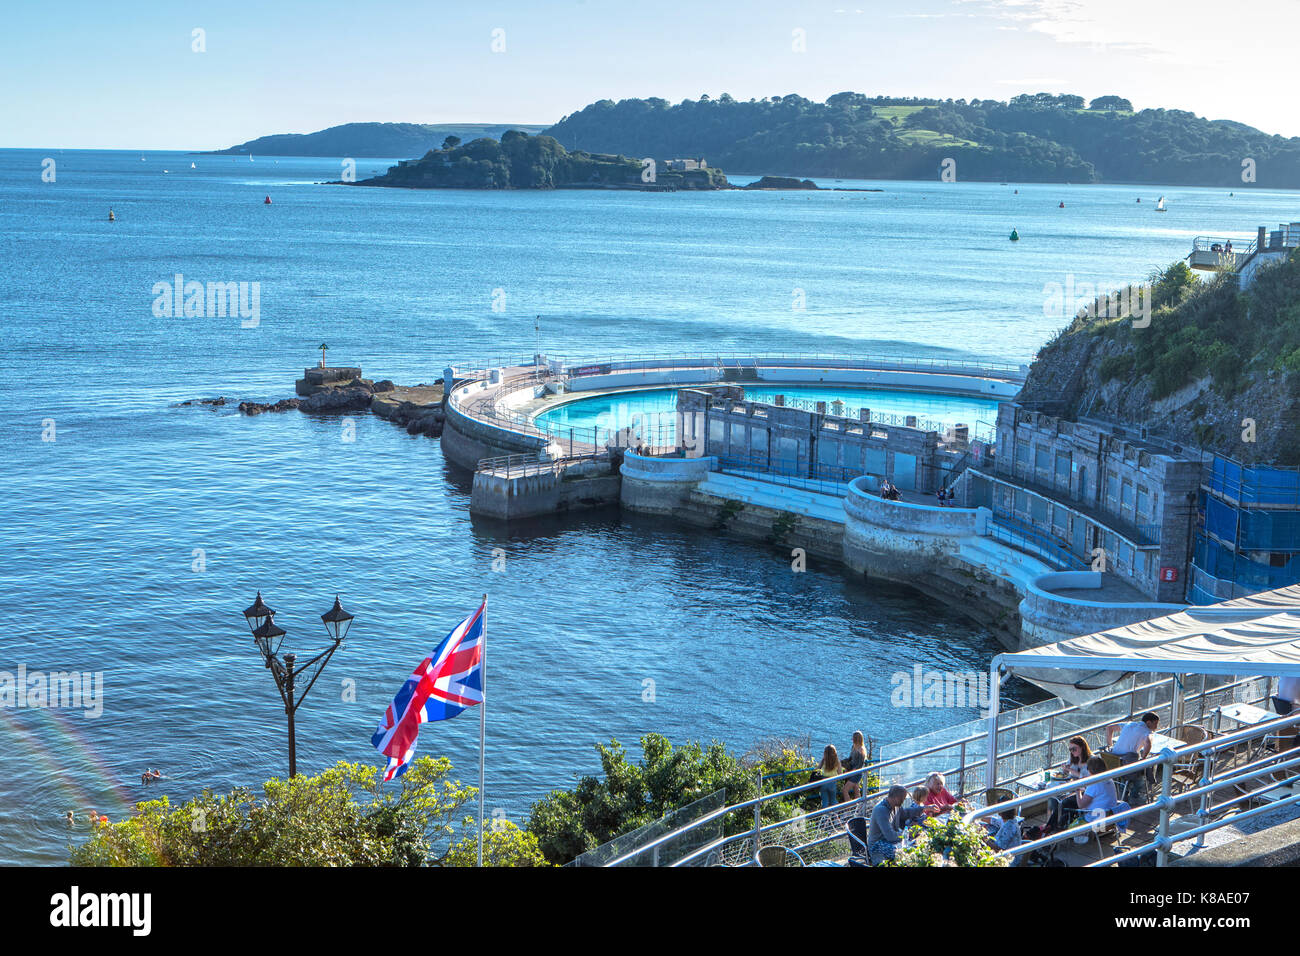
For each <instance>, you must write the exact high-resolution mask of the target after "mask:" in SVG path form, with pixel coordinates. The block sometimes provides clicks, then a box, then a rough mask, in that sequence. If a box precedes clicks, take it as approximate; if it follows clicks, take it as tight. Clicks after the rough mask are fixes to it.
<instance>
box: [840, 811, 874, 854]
mask: <svg viewBox="0 0 1300 956" xmlns="http://www.w3.org/2000/svg"><path fill="white" fill-rule="evenodd" d="M844 828H845V829H846V830H847V831H848V834H849V863H850V865H853V860H854V859H855V858H857V859H861V860H867V864H866V865H867V866H870V865H871V863H870V861H869V856H870V854H869V853H868V852H867V818H866V817H849V819H848V822H847V823H845V824H844Z"/></svg>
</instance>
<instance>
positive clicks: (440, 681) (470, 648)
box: [370, 598, 487, 781]
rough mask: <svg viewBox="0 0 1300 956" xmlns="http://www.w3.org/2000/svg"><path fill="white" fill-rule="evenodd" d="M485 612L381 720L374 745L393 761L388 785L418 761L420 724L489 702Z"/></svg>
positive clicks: (455, 632)
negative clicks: (413, 760) (485, 692)
mask: <svg viewBox="0 0 1300 956" xmlns="http://www.w3.org/2000/svg"><path fill="white" fill-rule="evenodd" d="M486 610H487V598H484V599H483V603H482V604H481V605H480V606H479V609H478V610H477V611H475V612H474V613H473V614H471V615H470V616H469V617H467V618H465V620H463V621H461V622H460V623H459V624H457V625H456V627H454V628H453V629H452V631H451V633H450V634H448V635H447V636H446V637H444V638H443V639H442V643H441V644H439V645H438V649H437V650H435V651H434V652H433V654H432V655H431V656H429V657H426V658H425V659H424V660H423V661H421V662H420V666H419V667H417V668H416V669H415V671H414V672H413V673H412V674H411V676H410V677H408V678H407V679H406V683H405V684H403V685H402V689H401V690H399V691H398V692H397V696H396V697H394V698H393V702H392V703H391V704H389V705H388V709H387V710H386V711H384V716H383V717H381V718H380V719H379V726H378V728H377V729H376V730H375V734H374V736H373V737H371V738H370V742H371V743H373V744H374V745H375V749H376V750H378V751H379V752H380V753H382V754H383V755H384V756H386V757H387V758H388V768H387V769H386V770H385V771H384V780H385V781H389V780H392V779H393V778H394V777H400V776H401V775H402V774H404V773H406V768H407V766H408V765H409V764H410V762H411V758H412V757H414V756H415V740H416V737H417V736H418V735H419V733H420V724H423V723H427V722H428V721H431V720H448V719H450V718H452V717H455V716H456V715H457V714H459V713H460V712H461V711H462V710H464V709H465V708H467V707H473V706H474V705H475V704H481V703H482V702H483V616H484V612H485V611H486Z"/></svg>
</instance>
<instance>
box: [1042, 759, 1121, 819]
mask: <svg viewBox="0 0 1300 956" xmlns="http://www.w3.org/2000/svg"><path fill="white" fill-rule="evenodd" d="M1085 769H1086V770H1087V774H1086V775H1085V776H1092V775H1093V774H1094V773H1104V772H1105V770H1106V761H1104V760H1102V759H1101V758H1100V757H1097V756H1093V757H1089V758H1088V764H1087V766H1086V767H1085ZM1080 779H1082V778H1080ZM1106 788H1109V792H1110V797H1111V802H1110V806H1111V807H1113V806H1114V805H1115V804H1116V803H1118V802H1119V798H1118V797H1116V795H1115V783H1114V781H1112V780H1103V781H1101V782H1100V783H1096V784H1093V785H1092V786H1090V787H1087V788H1084V789H1080V790H1078V791H1076V792H1075V793H1072V794H1070V795H1069V796H1068V797H1066V798H1065V799H1063V800H1061V801H1059V802H1057V801H1053V803H1054V806H1053V807H1052V815H1051V816H1050V817H1049V818H1048V820H1047V825H1046V826H1044V827H1043V836H1047V835H1048V834H1049V833H1055V832H1056V831H1057V830H1059V829H1061V827H1062V826H1064V825H1065V824H1066V823H1068V822H1069V820H1070V818H1071V816H1072V815H1073V814H1075V813H1078V812H1080V811H1081V810H1084V809H1087V808H1090V807H1091V808H1092V809H1101V808H1104V807H1105V800H1104V799H1103V798H1104V796H1105V793H1106ZM1099 799H1100V800H1101V801H1102V802H1101V803H1099V804H1098V805H1097V806H1096V807H1093V801H1094V800H1099Z"/></svg>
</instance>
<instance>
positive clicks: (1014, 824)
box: [989, 807, 1024, 866]
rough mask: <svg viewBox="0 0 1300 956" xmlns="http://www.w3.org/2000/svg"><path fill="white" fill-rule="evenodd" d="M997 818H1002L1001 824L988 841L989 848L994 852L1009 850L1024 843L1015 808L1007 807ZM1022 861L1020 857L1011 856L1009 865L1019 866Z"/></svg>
mask: <svg viewBox="0 0 1300 956" xmlns="http://www.w3.org/2000/svg"><path fill="white" fill-rule="evenodd" d="M999 816H1000V817H1001V818H1002V823H1001V825H999V826H998V829H997V832H996V833H995V834H994V835H993V837H992V838H991V839H990V840H989V846H991V847H993V849H995V850H1011V849H1014V848H1015V847H1018V846H1020V844H1021V843H1023V842H1024V836H1022V835H1021V833H1020V817H1019V816H1017V815H1016V809H1015V807H1008V808H1007V809H1005V810H1003V811H1002V812H1001V813H1000V814H999ZM1022 859H1023V857H1022V856H1013V857H1012V858H1011V865H1012V866H1017V865H1019V863H1020V861H1021V860H1022Z"/></svg>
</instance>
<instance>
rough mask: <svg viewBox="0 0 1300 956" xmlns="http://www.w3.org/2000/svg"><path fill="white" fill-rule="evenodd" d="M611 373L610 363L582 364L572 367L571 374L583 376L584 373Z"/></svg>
mask: <svg viewBox="0 0 1300 956" xmlns="http://www.w3.org/2000/svg"><path fill="white" fill-rule="evenodd" d="M608 373H609V365H608V364H605V365H582V366H579V367H578V368H575V369H572V370H571V371H570V372H569V374H570V375H575V376H577V377H579V378H581V377H582V376H584V375H606V374H608Z"/></svg>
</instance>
